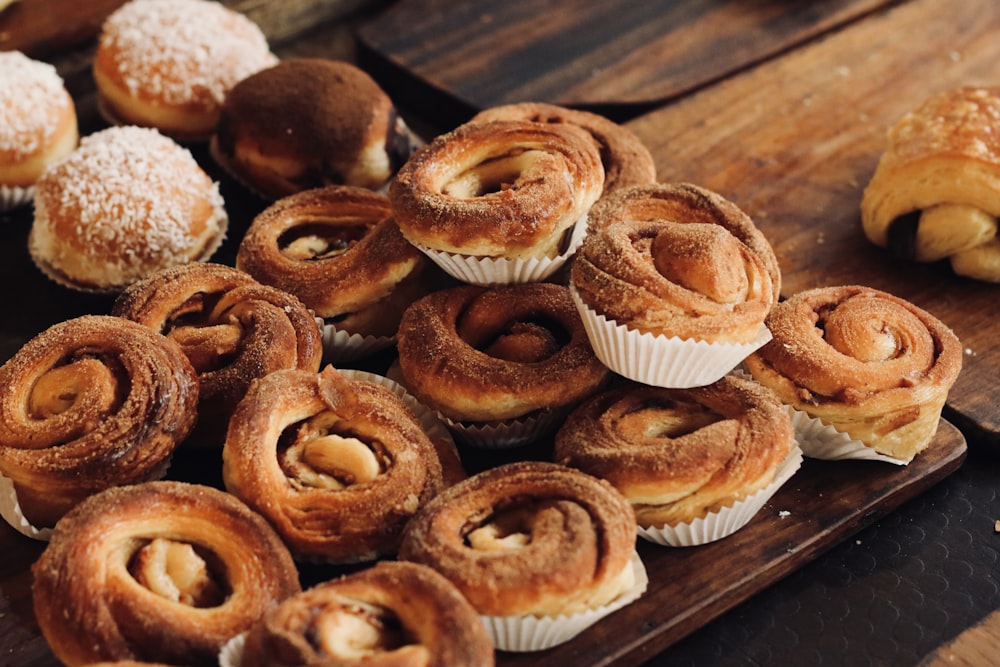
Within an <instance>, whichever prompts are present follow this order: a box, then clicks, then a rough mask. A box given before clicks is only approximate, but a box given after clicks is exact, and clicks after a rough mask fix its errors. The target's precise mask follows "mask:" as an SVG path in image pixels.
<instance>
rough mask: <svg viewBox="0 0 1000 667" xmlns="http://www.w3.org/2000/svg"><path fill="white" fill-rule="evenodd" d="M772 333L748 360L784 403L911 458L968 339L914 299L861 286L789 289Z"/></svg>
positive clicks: (929, 433) (930, 427)
mask: <svg viewBox="0 0 1000 667" xmlns="http://www.w3.org/2000/svg"><path fill="white" fill-rule="evenodd" d="M768 327H769V328H770V329H771V331H772V333H773V335H774V338H773V339H772V340H771V341H770V342H769V343H767V344H766V345H764V346H763V347H762V348H760V349H759V350H757V351H756V352H755V353H754V354H752V355H750V357H749V358H747V360H746V365H747V368H748V369H749V370H750V372H751V373H752V374H753V376H754V377H755V378H756V379H757V380H758V381H759V382H761V383H762V384H764V385H765V386H768V387H770V388H771V389H772V390H774V391H775V393H776V394H777V395H778V397H779V398H780V399H781V400H782V402H784V403H786V404H788V405H791V406H793V407H795V408H796V409H798V410H801V411H803V412H806V413H808V414H809V415H812V416H814V417H818V418H819V419H822V420H823V421H824V422H826V423H828V424H830V425H832V426H834V427H836V428H837V429H838V430H840V431H844V432H846V433H848V434H850V435H851V436H852V437H853V438H854V439H856V440H860V441H862V442H864V443H865V444H867V445H868V446H869V447H872V448H874V449H875V450H876V451H878V452H880V453H883V454H887V455H889V456H894V457H896V458H900V459H905V460H909V459H910V458H912V456H913V455H915V454H916V453H918V452H919V451H920V450H922V449H924V448H925V447H926V446H927V444H928V443H929V441H930V439H931V438H932V437H933V435H934V432H935V430H936V428H937V423H938V418H939V417H940V414H941V408H942V407H943V405H944V401H945V399H946V398H947V394H948V391H949V389H950V388H951V386H952V384H954V382H955V379H956V378H957V377H958V374H959V371H960V370H961V367H962V348H961V344H960V342H959V340H958V338H957V337H956V336H955V334H954V333H953V332H952V331H951V330H950V329H949V328H948V327H947V326H945V325H944V324H943V323H942V322H941V321H940V320H938V319H937V318H935V317H934V316H932V315H931V314H930V313H927V312H926V311H924V310H922V309H921V308H918V307H917V306H915V305H914V304H912V303H910V302H908V301H906V300H904V299H901V298H899V297H896V296H893V295H891V294H887V293H885V292H882V291H880V290H876V289H872V288H870V287H864V286H859V285H845V286H838V287H820V288H814V289H811V290H806V291H804V292H800V293H798V294H795V295H793V296H791V297H789V298H788V299H787V300H785V301H783V302H781V303H780V304H778V305H777V306H775V309H774V311H773V312H772V313H771V316H770V317H769V318H768Z"/></svg>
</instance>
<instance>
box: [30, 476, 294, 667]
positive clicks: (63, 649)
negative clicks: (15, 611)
mask: <svg viewBox="0 0 1000 667" xmlns="http://www.w3.org/2000/svg"><path fill="white" fill-rule="evenodd" d="M32 574H33V584H32V597H33V601H34V611H35V616H36V618H37V619H38V625H39V628H40V629H41V631H42V635H43V636H44V638H45V640H46V641H47V642H48V644H49V647H50V648H51V649H52V652H53V653H54V654H55V656H56V657H57V658H58V659H59V660H60V661H62V663H63V664H65V665H68V666H70V667H75V666H77V665H81V666H82V665H90V664H92V663H95V662H101V661H117V660H135V661H139V662H147V661H153V662H155V661H157V660H159V661H163V662H166V663H168V664H174V665H192V666H201V665H205V666H208V665H217V664H218V662H217V661H218V654H219V650H220V649H221V647H222V645H223V644H224V643H225V642H226V641H228V640H229V639H230V638H232V637H234V636H236V635H238V634H240V633H242V632H244V631H246V630H249V629H250V626H251V625H253V624H254V623H255V622H256V621H257V619H259V618H260V617H261V616H262V615H263V614H264V613H265V612H267V611H268V610H269V609H271V608H272V607H274V606H275V605H277V604H278V603H280V602H281V601H282V600H284V599H286V598H288V597H290V596H292V595H294V594H296V593H298V592H300V590H301V588H300V586H299V574H298V571H297V570H296V567H295V563H294V561H293V560H292V558H291V555H290V554H289V553H288V550H287V549H286V548H285V545H284V544H283V543H282V542H281V540H280V539H279V537H278V535H277V534H276V533H275V532H274V531H273V530H272V529H271V527H270V526H269V525H268V524H267V522H266V521H265V520H264V519H263V517H261V516H260V515H258V514H257V513H255V512H253V511H251V510H250V509H249V508H247V507H246V505H244V504H243V503H241V502H240V501H239V500H237V499H236V498H235V497H234V496H232V495H230V494H228V493H225V492H224V491H220V490H218V489H215V488H212V487H208V486H202V485H198V484H189V483H184V482H174V481H160V482H146V483H144V484H137V485H133V486H125V487H115V488H113V489H108V490H107V491H103V492H101V493H99V494H97V495H95V496H91V497H90V498H88V499H87V500H86V501H84V502H83V503H81V504H80V505H77V506H76V507H75V508H74V509H73V510H72V511H71V512H70V513H68V514H67V515H66V516H65V517H63V519H62V520H60V522H59V523H58V524H57V525H56V529H55V531H54V532H53V534H52V539H51V541H50V542H49V544H48V546H47V547H46V549H45V551H43V552H42V555H41V556H40V557H39V559H38V560H37V561H36V562H35V564H34V565H33V566H32Z"/></svg>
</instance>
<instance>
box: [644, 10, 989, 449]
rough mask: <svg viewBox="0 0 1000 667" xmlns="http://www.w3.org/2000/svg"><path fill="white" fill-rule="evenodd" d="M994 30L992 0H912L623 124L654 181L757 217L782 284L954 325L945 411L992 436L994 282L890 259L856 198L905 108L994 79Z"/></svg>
mask: <svg viewBox="0 0 1000 667" xmlns="http://www.w3.org/2000/svg"><path fill="white" fill-rule="evenodd" d="M998 30H1000V11H998V8H997V5H996V4H995V3H993V2H991V1H990V0H965V1H963V2H959V3H949V4H947V6H946V5H944V4H943V3H940V2H935V1H934V0H914V1H913V2H909V3H906V4H904V5H900V6H898V7H895V8H893V9H891V10H889V11H887V12H885V13H884V14H879V15H875V16H872V17H869V18H868V19H867V20H866V21H863V22H861V23H859V24H857V25H855V26H852V27H851V28H849V29H847V30H844V31H842V32H839V33H837V34H835V35H832V36H830V37H829V38H827V39H824V40H821V41H819V42H817V43H815V44H811V45H809V46H806V47H804V48H802V49H799V50H797V51H795V52H793V53H790V54H787V55H786V56H785V57H783V58H781V59H779V60H776V61H773V62H770V63H766V64H764V65H762V66H761V67H758V68H755V69H753V70H751V71H748V72H746V73H745V74H743V75H741V76H738V77H734V78H732V79H730V80H728V81H725V82H722V83H720V84H719V85H717V86H713V87H712V88H710V89H707V90H705V91H702V92H700V93H697V94H694V95H692V96H690V97H688V98H685V99H684V100H681V101H679V102H677V103H675V104H672V105H670V106H667V107H665V108H663V109H661V110H658V111H655V112H653V113H650V114H648V115H646V116H643V117H641V118H638V119H636V120H635V121H632V122H631V123H629V127H630V128H631V129H633V130H634V131H635V132H636V133H637V134H638V135H639V136H640V137H641V138H642V139H643V141H644V142H645V143H646V144H647V145H648V146H649V147H650V150H651V151H652V152H653V154H654V155H655V157H656V160H657V166H658V170H659V177H660V179H661V180H664V181H689V182H695V183H698V184H700V185H703V186H705V187H709V188H711V189H713V190H716V191H717V192H719V193H721V194H723V195H724V196H726V197H728V198H729V199H731V200H732V201H734V202H736V203H737V204H738V205H739V206H740V207H741V208H743V209H744V210H745V211H746V212H747V213H749V214H750V215H751V217H753V218H754V219H755V220H756V222H757V224H758V226H759V227H760V228H761V230H762V231H763V232H764V233H765V235H766V236H767V237H768V238H769V239H770V241H771V243H772V245H773V246H774V248H775V251H776V252H777V254H778V259H779V262H780V264H781V267H782V273H783V277H784V289H783V291H784V292H785V294H791V293H794V292H798V291H801V290H803V289H807V288H810V287H815V286H819V285H835V284H846V283H861V284H867V285H870V286H872V287H876V288H879V289H883V290H885V291H888V292H891V293H894V294H897V295H898V296H901V297H903V298H906V299H909V300H911V301H913V302H914V303H916V304H917V305H919V306H921V307H923V308H925V309H926V310H928V311H930V312H931V313H933V314H935V315H936V316H937V317H939V318H940V319H941V320H943V321H944V322H945V323H947V324H948V325H949V326H951V327H952V328H953V329H954V330H955V332H956V333H957V334H958V336H959V337H960V338H961V339H962V341H963V344H964V346H965V347H966V355H965V358H964V367H963V370H962V373H961V375H960V376H959V378H958V382H957V383H956V384H955V386H954V387H953V389H952V392H951V395H950V396H949V408H950V409H951V410H952V411H953V412H951V413H949V414H950V415H951V418H952V419H953V421H955V423H956V424H958V425H960V426H962V427H963V428H965V427H968V428H969V429H970V430H971V431H972V432H974V433H975V434H976V435H977V436H978V437H980V438H982V439H985V440H988V441H991V442H993V443H1000V392H996V391H991V390H989V389H988V388H990V387H995V386H996V378H997V377H998V375H1000V337H998V336H997V330H998V329H997V327H998V325H1000V308H998V306H997V298H998V297H1000V285H996V284H989V283H980V282H975V281H972V280H967V279H963V278H959V277H956V276H955V275H953V274H952V273H951V271H950V269H949V267H948V266H947V265H946V264H932V265H921V264H913V263H906V262H902V261H896V260H893V259H891V258H890V256H889V254H888V253H887V252H886V251H884V250H882V249H880V248H877V247H875V246H873V245H872V244H871V243H869V242H868V241H867V239H866V238H865V237H864V234H863V233H862V230H861V221H860V212H859V207H860V201H861V195H862V191H863V189H864V187H865V185H866V184H867V183H868V181H869V179H870V178H871V175H872V173H873V171H874V169H875V164H876V162H877V161H878V158H879V156H880V155H881V153H882V151H883V149H884V146H885V133H886V131H887V129H888V128H889V127H890V126H891V125H893V124H894V123H895V122H896V120H897V119H898V118H899V117H900V116H901V115H902V114H903V113H905V112H906V111H908V110H910V109H911V108H912V107H914V106H916V105H917V104H918V103H920V102H921V101H922V100H923V99H924V98H925V97H927V96H929V95H930V94H932V93H934V92H936V91H939V90H942V89H945V88H949V87H952V86H957V85H962V84H995V83H996V63H997V60H998V59H1000V42H998V40H997V39H996V35H997V31H998ZM900 35H903V36H905V38H903V39H900ZM966 434H967V435H968V434H969V431H967V432H966Z"/></svg>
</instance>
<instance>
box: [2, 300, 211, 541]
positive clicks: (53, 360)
mask: <svg viewBox="0 0 1000 667" xmlns="http://www.w3.org/2000/svg"><path fill="white" fill-rule="evenodd" d="M0 386H2V387H3V388H4V390H3V392H2V395H0V472H2V473H3V474H4V475H5V476H7V477H8V478H10V479H11V480H12V482H13V484H14V488H15V490H16V492H17V495H18V502H19V504H20V506H21V510H22V513H23V514H24V516H25V518H26V519H27V520H28V521H29V522H30V523H31V524H32V525H34V526H36V527H47V526H52V525H53V524H55V522H56V521H57V520H58V519H59V517H61V516H62V515H63V514H65V513H66V512H67V511H68V510H69V509H70V508H72V507H73V506H74V505H76V504H77V503H79V502H80V501H81V500H83V499H84V498H86V497H88V496H90V495H93V494H94V493H97V492H98V491H101V490H103V489H105V488H108V487H110V486H116V485H123V484H132V483H135V482H140V481H144V480H146V479H148V478H150V477H155V476H157V475H158V474H162V473H163V471H164V469H165V466H166V464H168V463H169V461H170V457H171V456H172V454H173V452H174V450H175V448H176V447H177V446H178V445H179V444H180V443H181V442H182V441H183V440H184V439H185V438H186V437H187V436H188V434H189V432H190V431H191V429H192V427H193V426H194V423H195V418H196V414H197V413H196V407H197V402H198V378H197V376H196V375H195V371H194V369H193V368H192V367H191V364H190V363H189V362H188V360H187V358H186V357H185V355H184V353H183V351H182V350H181V349H180V347H179V346H178V345H177V344H176V343H174V342H173V341H170V340H168V339H167V338H165V337H164V336H162V335H160V334H158V333H156V332H154V331H152V330H150V329H148V328H146V327H143V326H141V325H138V324H135V323H133V322H128V321H125V320H121V319H120V318H116V317H111V316H106V315H84V316H81V317H79V318H75V319H71V320H67V321H65V322H62V323H59V324H56V325H53V326H52V327H50V328H49V329H47V330H45V331H43V332H42V333H41V334H39V335H38V336H36V337H35V338H33V339H31V340H30V341H28V343H26V344H25V345H24V346H23V347H22V348H21V349H20V350H19V351H18V352H17V353H16V354H15V355H14V356H13V357H12V358H11V359H10V360H9V361H7V363H5V364H4V365H3V366H2V367H0Z"/></svg>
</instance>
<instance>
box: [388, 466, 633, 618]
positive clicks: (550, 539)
mask: <svg viewBox="0 0 1000 667" xmlns="http://www.w3.org/2000/svg"><path fill="white" fill-rule="evenodd" d="M635 525H636V524H635V514H634V512H633V511H632V506H631V505H630V504H629V503H628V501H627V500H626V499H625V497H624V496H622V495H621V493H619V492H618V491H617V490H615V489H614V487H612V486H611V485H610V484H608V483H607V482H604V481H602V480H598V479H596V478H594V477H592V476H590V475H587V474H585V473H582V472H580V471H578V470H574V469H572V468H567V467H564V466H560V465H556V464H554V463H548V462H542V461H530V462H528V461H525V462H517V463H508V464H504V465H501V466H499V467H496V468H491V469H489V470H486V471H484V472H481V473H478V474H476V475H473V476H472V477H470V478H468V479H467V480H465V481H463V482H460V483H458V484H456V485H455V486H452V487H450V488H448V489H446V490H445V491H443V492H442V493H441V494H440V495H438V496H437V497H436V498H434V499H433V500H432V501H431V502H429V503H428V504H427V505H426V506H425V507H424V508H423V509H421V510H420V511H419V512H418V513H417V515H416V516H414V518H413V519H412V520H411V521H410V523H409V524H407V527H406V530H405V532H404V534H403V543H402V545H401V547H400V551H399V558H400V559H401V560H408V561H413V562H417V563H422V564H424V565H428V566H430V567H432V568H434V569H435V570H437V571H438V572H440V573H441V574H443V575H444V576H445V578H447V579H448V580H450V581H451V582H452V583H453V584H455V585H456V586H457V587H458V589H459V590H460V591H461V592H462V594H463V595H464V596H465V597H466V599H468V600H469V602H471V603H472V606H473V607H475V608H476V610H477V611H478V612H479V613H480V614H483V615H488V616H522V615H535V616H558V615H560V614H566V615H569V614H573V613H577V612H580V611H584V610H587V609H593V608H596V607H600V606H602V605H604V604H607V603H608V602H610V601H611V600H613V599H614V598H615V597H617V596H618V595H619V594H620V593H621V592H622V591H624V590H626V589H628V588H629V587H630V586H631V585H632V580H633V576H634V573H633V572H632V566H631V564H630V560H631V558H632V554H633V552H634V551H635V538H636V527H635Z"/></svg>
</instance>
